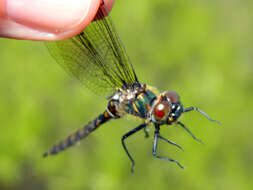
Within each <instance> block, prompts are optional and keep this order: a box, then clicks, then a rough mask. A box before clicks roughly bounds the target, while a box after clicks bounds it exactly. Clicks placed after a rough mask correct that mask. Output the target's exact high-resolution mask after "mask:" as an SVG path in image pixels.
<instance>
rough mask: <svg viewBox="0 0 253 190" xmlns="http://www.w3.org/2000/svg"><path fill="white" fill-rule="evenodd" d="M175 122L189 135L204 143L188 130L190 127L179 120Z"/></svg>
mask: <svg viewBox="0 0 253 190" xmlns="http://www.w3.org/2000/svg"><path fill="white" fill-rule="evenodd" d="M176 124H178V125H179V126H181V127H183V128H184V129H185V130H186V131H187V132H188V133H189V134H190V135H191V136H192V138H193V139H194V140H196V141H198V142H200V143H201V144H204V143H203V141H202V140H200V139H198V138H197V137H195V135H194V134H193V133H192V132H191V131H190V129H188V128H187V127H186V126H185V125H184V124H183V123H181V122H180V121H177V122H176Z"/></svg>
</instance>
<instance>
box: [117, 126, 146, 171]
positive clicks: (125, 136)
mask: <svg viewBox="0 0 253 190" xmlns="http://www.w3.org/2000/svg"><path fill="white" fill-rule="evenodd" d="M146 126H147V124H146V123H143V124H141V125H139V126H138V127H136V128H134V129H133V130H131V131H129V132H128V133H126V134H125V135H124V136H122V138H121V143H122V146H123V148H124V150H125V152H126V153H127V156H128V158H129V159H130V160H131V162H132V167H131V172H132V173H133V172H134V165H135V162H134V159H133V158H132V156H131V155H130V153H129V152H128V150H127V148H126V145H125V139H126V138H127V137H129V136H131V135H133V134H134V133H136V132H137V131H139V130H141V129H143V128H144V127H146Z"/></svg>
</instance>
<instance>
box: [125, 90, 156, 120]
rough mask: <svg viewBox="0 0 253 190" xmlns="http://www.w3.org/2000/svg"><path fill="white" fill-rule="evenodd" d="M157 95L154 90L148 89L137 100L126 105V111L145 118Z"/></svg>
mask: <svg viewBox="0 0 253 190" xmlns="http://www.w3.org/2000/svg"><path fill="white" fill-rule="evenodd" d="M156 97H157V96H156V95H155V93H154V91H153V90H151V89H146V90H145V91H144V92H141V93H140V94H139V95H138V96H137V98H136V100H135V101H132V102H129V103H127V104H126V105H125V111H126V112H127V113H129V114H131V115H135V116H137V117H141V118H143V119H145V118H146V117H147V114H148V113H149V111H150V108H151V106H152V105H151V103H152V101H153V100H154V99H155V98H156Z"/></svg>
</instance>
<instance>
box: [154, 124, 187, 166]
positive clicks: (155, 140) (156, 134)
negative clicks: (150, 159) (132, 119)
mask: <svg viewBox="0 0 253 190" xmlns="http://www.w3.org/2000/svg"><path fill="white" fill-rule="evenodd" d="M159 131H160V126H159V125H156V126H155V138H154V145H153V150H152V152H153V156H155V157H156V158H159V159H162V160H166V161H169V162H175V163H176V164H177V165H178V166H179V167H180V168H182V169H184V167H183V166H182V165H181V164H180V163H179V162H178V161H177V160H174V159H171V158H164V157H162V156H159V155H157V152H156V151H157V142H158V139H159V138H160V137H159V136H160V132H159ZM163 140H164V139H163ZM166 142H167V141H166Z"/></svg>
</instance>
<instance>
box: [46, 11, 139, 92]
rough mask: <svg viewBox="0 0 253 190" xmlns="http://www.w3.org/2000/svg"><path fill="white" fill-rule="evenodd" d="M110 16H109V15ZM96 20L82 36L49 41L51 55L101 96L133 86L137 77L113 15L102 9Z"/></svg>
mask: <svg viewBox="0 0 253 190" xmlns="http://www.w3.org/2000/svg"><path fill="white" fill-rule="evenodd" d="M106 15H107V14H106ZM95 19H96V20H95V21H93V22H92V23H90V24H89V25H88V26H87V27H86V28H85V30H84V31H83V32H81V33H80V34H79V35H77V36H75V37H73V38H70V39H67V40H63V41H57V42H46V46H47V47H48V49H49V52H50V54H51V55H52V56H53V57H54V58H55V59H56V60H57V62H58V63H59V64H60V65H61V66H62V67H63V68H64V69H65V70H66V71H67V72H68V73H69V74H70V75H72V76H74V77H75V78H77V79H78V80H79V81H81V83H82V84H83V85H84V86H85V87H87V88H88V89H90V90H91V91H92V92H94V93H95V94H97V95H107V96H108V95H111V94H112V93H113V92H114V90H115V88H124V87H130V86H131V85H133V84H135V83H137V82H138V81H137V77H136V75H135V72H134V69H133V67H132V64H131V62H130V59H129V57H128V55H127V53H126V51H125V48H124V46H123V44H122V42H121V41H120V38H119V36H118V34H117V32H116V30H115V28H114V25H113V23H112V21H111V18H110V17H109V16H106V17H105V9H104V8H103V7H101V8H99V10H98V13H97V15H96V18H95Z"/></svg>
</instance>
